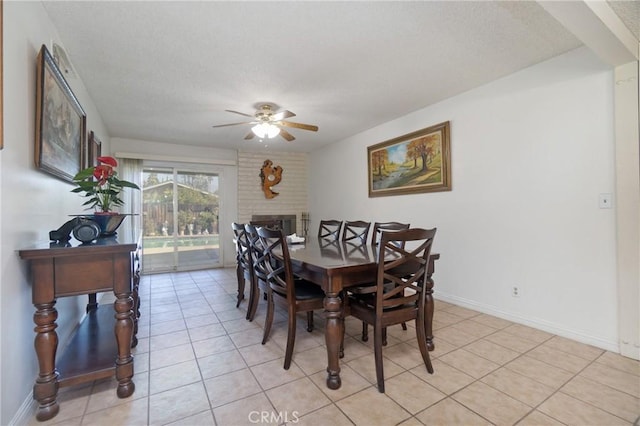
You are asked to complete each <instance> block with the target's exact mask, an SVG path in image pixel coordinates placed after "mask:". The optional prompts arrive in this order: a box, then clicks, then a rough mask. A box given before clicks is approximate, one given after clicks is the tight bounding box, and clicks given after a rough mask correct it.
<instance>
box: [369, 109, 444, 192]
mask: <svg viewBox="0 0 640 426" xmlns="http://www.w3.org/2000/svg"><path fill="white" fill-rule="evenodd" d="M367 160H368V166H369V167H368V169H369V197H383V196H387V195H400V194H415V193H421V192H437V191H451V144H450V140H449V122H448V121H446V122H444V123H440V124H436V125H435V126H431V127H427V128H425V129H422V130H418V131H415V132H412V133H409V134H406V135H404V136H399V137H397V138H394V139H390V140H388V141H385V142H381V143H379V144H376V145H372V146H370V147H368V148H367Z"/></svg>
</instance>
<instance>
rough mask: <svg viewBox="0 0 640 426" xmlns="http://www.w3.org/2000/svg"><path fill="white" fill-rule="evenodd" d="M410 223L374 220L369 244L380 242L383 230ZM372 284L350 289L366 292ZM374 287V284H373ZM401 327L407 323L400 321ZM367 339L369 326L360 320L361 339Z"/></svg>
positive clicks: (407, 225) (404, 328)
mask: <svg viewBox="0 0 640 426" xmlns="http://www.w3.org/2000/svg"><path fill="white" fill-rule="evenodd" d="M410 226H411V225H410V224H408V223H401V222H374V224H373V230H372V234H373V235H372V236H371V244H373V245H378V243H379V242H380V235H381V234H382V232H383V231H401V230H403V229H409V227H410ZM394 244H395V245H397V246H402V244H403V242H399V241H396V242H395V243H394ZM372 286H373V285H370V286H360V287H358V288H354V289H352V290H351V291H352V292H356V293H367V292H370V291H372V290H373V289H372V288H371V287H372ZM367 287H369V288H367ZM373 287H375V286H373ZM401 325H402V329H403V330H405V331H406V330H407V324H405V323H402V324H401ZM368 340H369V327H368V326H367V323H366V322H364V321H363V322H362V341H363V342H366V341H368ZM382 344H383V345H384V346H386V345H387V331H386V330H384V332H383V339H382Z"/></svg>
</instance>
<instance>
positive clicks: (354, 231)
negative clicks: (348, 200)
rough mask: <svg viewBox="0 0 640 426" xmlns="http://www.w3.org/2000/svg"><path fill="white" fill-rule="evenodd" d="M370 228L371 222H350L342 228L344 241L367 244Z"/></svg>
mask: <svg viewBox="0 0 640 426" xmlns="http://www.w3.org/2000/svg"><path fill="white" fill-rule="evenodd" d="M370 227H371V222H365V221H364V220H352V221H349V220H348V221H346V222H345V223H344V227H343V228H342V241H353V240H356V242H361V243H362V244H366V243H367V238H368V237H369V228H370Z"/></svg>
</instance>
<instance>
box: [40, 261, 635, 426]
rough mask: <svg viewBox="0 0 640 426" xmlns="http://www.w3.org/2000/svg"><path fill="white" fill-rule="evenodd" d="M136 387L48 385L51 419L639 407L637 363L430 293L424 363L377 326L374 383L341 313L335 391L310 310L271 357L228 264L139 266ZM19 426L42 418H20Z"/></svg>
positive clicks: (246, 420)
mask: <svg viewBox="0 0 640 426" xmlns="http://www.w3.org/2000/svg"><path fill="white" fill-rule="evenodd" d="M140 287H141V301H142V317H141V319H140V328H139V333H138V337H139V344H138V347H137V348H135V350H134V356H135V376H134V382H135V384H136V391H135V393H134V394H133V395H132V396H131V397H129V398H127V399H118V398H117V397H116V392H115V389H116V382H115V381H114V380H102V381H96V382H94V383H88V384H85V385H80V386H75V387H68V388H63V389H61V390H60V394H59V401H60V413H59V414H58V416H57V417H55V418H54V419H52V420H50V421H48V422H45V423H44V424H59V425H109V426H112V425H118V426H120V425H147V424H148V425H165V424H171V425H198V426H201V425H251V424H284V423H287V424H299V425H352V424H355V425H367V426H369V425H396V424H402V425H406V426H409V425H422V424H424V425H476V424H478V425H491V424H495V425H513V424H518V425H561V424H566V425H580V426H582V425H598V426H600V425H603V426H605V425H606V426H609V425H618V424H620V425H625V424H626V425H630V424H633V423H634V422H638V420H637V419H638V416H639V415H640V363H639V362H637V361H634V360H631V359H628V358H624V357H622V356H620V355H617V354H614V353H611V352H607V351H604V350H601V349H598V348H595V347H592V346H588V345H584V344H581V343H578V342H575V341H571V340H568V339H565V338H562V337H558V336H554V335H552V334H549V333H546V332H543V331H539V330H536V329H533V328H529V327H526V326H522V325H519V324H515V323H512V322H509V321H505V320H503V319H500V318H496V317H492V316H489V315H485V314H482V313H479V312H475V311H472V310H469V309H465V308H462V307H459V306H455V305H452V304H449V303H446V302H442V301H436V313H435V319H434V329H435V332H434V334H435V342H436V349H435V351H434V352H432V360H433V365H434V369H435V374H433V375H429V374H427V372H426V369H425V367H424V365H423V364H422V360H421V357H420V353H419V350H418V347H417V343H416V337H415V329H414V328H413V327H412V326H411V325H410V326H409V329H408V330H407V331H402V329H401V328H400V327H393V328H390V329H389V343H388V346H387V347H385V348H384V349H383V353H384V356H385V362H384V368H385V378H386V380H385V384H386V393H385V394H381V393H379V392H378V391H377V389H376V386H375V367H374V360H373V355H372V346H371V344H372V342H371V341H370V342H368V343H367V344H365V343H363V342H361V341H360V339H359V336H360V330H361V325H360V323H359V322H357V321H355V320H353V319H349V320H347V326H346V336H347V337H346V341H345V357H344V359H343V360H342V362H341V368H342V371H341V377H342V388H341V389H339V390H335V391H331V390H329V389H327V388H326V386H325V377H326V373H325V369H326V354H325V348H324V336H323V320H322V313H318V314H317V315H316V330H314V331H313V332H312V333H308V332H306V330H304V325H305V321H304V317H300V321H299V322H298V324H299V325H300V326H299V330H298V333H297V340H296V346H295V354H294V358H293V364H292V365H291V368H290V369H289V370H288V371H285V370H284V369H283V368H282V364H283V359H284V346H285V343H286V334H287V333H286V317H285V316H283V315H282V314H279V315H278V316H277V318H276V323H275V324H274V328H273V330H272V334H271V338H270V340H269V342H268V343H267V344H266V345H264V346H263V345H261V344H260V342H261V338H262V321H263V318H264V306H263V305H264V304H263V303H261V308H260V310H259V311H258V314H257V316H256V319H255V321H253V322H249V321H246V320H245V310H246V304H247V302H246V301H245V302H243V304H242V305H241V307H240V308H236V307H235V294H236V290H237V283H236V278H235V271H234V270H232V269H218V270H208V271H197V272H190V273H189V272H184V273H175V274H163V275H151V276H144V277H143V279H142V283H141V286H140ZM280 312H281V311H280ZM30 424H34V425H35V424H43V423H38V422H36V421H35V418H32V419H31V421H30Z"/></svg>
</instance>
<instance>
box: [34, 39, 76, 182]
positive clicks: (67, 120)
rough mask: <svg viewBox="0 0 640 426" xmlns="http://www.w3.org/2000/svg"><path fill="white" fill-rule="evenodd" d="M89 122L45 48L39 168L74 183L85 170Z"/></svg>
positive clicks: (38, 112) (39, 91)
mask: <svg viewBox="0 0 640 426" xmlns="http://www.w3.org/2000/svg"><path fill="white" fill-rule="evenodd" d="M86 119H87V116H86V114H85V112H84V110H83V109H82V107H81V106H80V103H79V102H78V99H77V98H76V97H75V95H74V94H73V92H72V91H71V88H70V87H69V85H68V84H67V82H66V81H65V79H64V77H63V75H62V73H61V72H60V70H59V69H58V66H57V65H56V63H55V61H54V60H53V58H52V56H51V54H50V53H49V51H48V50H47V47H46V46H45V45H42V48H41V49H40V53H39V54H38V66H37V87H36V141H35V144H36V147H35V163H36V167H38V168H39V169H41V170H43V171H45V172H47V173H51V174H52V175H54V176H56V177H58V178H60V179H62V180H65V181H68V182H72V181H73V177H74V176H75V175H76V174H77V173H78V172H79V171H80V170H81V168H82V166H83V164H82V161H83V159H84V146H85V138H86Z"/></svg>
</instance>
